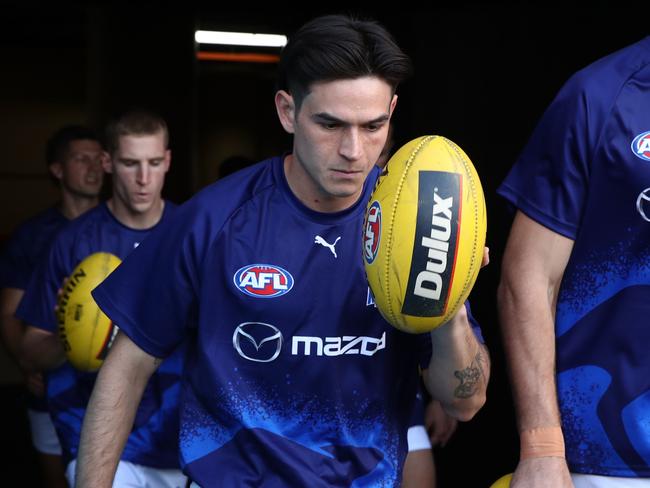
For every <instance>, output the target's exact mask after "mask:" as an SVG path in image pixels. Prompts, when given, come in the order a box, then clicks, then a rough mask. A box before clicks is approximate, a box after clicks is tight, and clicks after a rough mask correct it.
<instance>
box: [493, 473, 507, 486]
mask: <svg viewBox="0 0 650 488" xmlns="http://www.w3.org/2000/svg"><path fill="white" fill-rule="evenodd" d="M511 481H512V474H506V475H505V476H502V477H501V478H499V479H498V480H496V481H495V482H494V483H492V485H491V486H490V488H508V487H509V486H510V482H511Z"/></svg>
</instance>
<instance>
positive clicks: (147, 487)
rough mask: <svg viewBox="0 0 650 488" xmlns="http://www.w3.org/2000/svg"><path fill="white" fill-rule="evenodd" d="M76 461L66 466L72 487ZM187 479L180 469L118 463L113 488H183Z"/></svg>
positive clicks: (66, 472)
mask: <svg viewBox="0 0 650 488" xmlns="http://www.w3.org/2000/svg"><path fill="white" fill-rule="evenodd" d="M76 466H77V460H76V459H75V460H73V461H71V462H70V464H68V468H67V469H66V470H65V477H66V478H68V483H70V486H74V480H75V468H76ZM186 484H187V477H186V476H185V475H184V474H183V473H182V471H181V470H180V469H159V468H149V467H147V466H141V465H139V464H133V463H130V462H128V461H120V462H119V464H118V465H117V471H116V472H115V478H114V479H113V488H121V487H124V488H126V487H128V488H136V487H137V488H159V487H160V488H185V485H186Z"/></svg>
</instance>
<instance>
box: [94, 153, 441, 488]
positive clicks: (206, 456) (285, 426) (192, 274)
mask: <svg viewBox="0 0 650 488" xmlns="http://www.w3.org/2000/svg"><path fill="white" fill-rule="evenodd" d="M377 174H378V169H377V170H375V171H373V172H372V173H371V176H370V177H369V178H368V181H367V182H366V185H365V187H364V190H363V194H362V195H361V197H360V198H359V201H358V202H357V203H356V204H355V205H353V206H352V207H351V208H349V209H347V210H345V211H342V212H339V213H333V214H326V213H319V212H315V211H313V210H310V209H308V208H306V207H305V206H304V205H303V204H302V203H301V202H300V201H298V200H297V198H296V197H295V196H294V195H293V193H292V192H291V191H290V189H289V187H288V184H287V181H286V179H285V176H284V171H283V160H282V158H279V157H278V158H273V159H270V160H267V161H264V162H262V163H259V164H257V165H255V166H252V167H250V168H247V169H244V170H242V171H239V172H237V173H235V174H233V175H231V176H229V177H228V178H225V179H223V180H220V181H219V182H217V183H215V184H213V185H212V186H210V187H208V188H207V189H205V190H203V191H202V192H201V193H199V194H198V195H196V196H195V197H194V198H192V199H191V200H190V201H188V202H187V203H185V204H184V205H183V206H182V207H180V208H179V210H178V212H177V213H176V214H175V215H174V218H173V219H172V221H171V222H169V223H168V225H165V227H164V228H161V229H160V230H157V231H156V232H155V233H154V234H153V235H152V236H151V238H150V239H148V240H147V242H146V243H145V244H143V245H142V246H140V247H139V248H138V249H137V250H136V251H135V252H134V253H133V254H132V255H131V256H130V258H129V259H127V260H126V261H125V262H124V263H123V264H122V265H121V266H120V267H119V268H118V269H117V270H116V271H115V272H114V273H113V274H112V275H111V276H110V277H109V278H108V279H107V280H106V281H105V282H104V283H103V284H102V285H100V286H99V287H98V288H96V289H95V291H94V292H93V295H94V297H95V300H96V301H97V303H99V305H100V306H101V308H102V309H103V310H104V311H105V312H106V314H107V315H108V316H109V317H111V318H112V320H114V321H115V322H116V323H118V324H120V326H121V329H122V330H123V331H124V332H125V333H126V334H128V335H129V337H131V339H132V340H133V341H134V342H135V343H136V344H138V345H139V346H140V347H141V348H142V349H144V350H145V351H147V352H148V353H149V354H152V355H153V356H156V357H165V356H167V355H168V354H169V353H170V352H171V351H172V350H173V349H174V348H175V347H177V345H178V344H180V343H181V342H182V341H183V340H184V338H185V337H187V336H191V337H193V340H192V341H191V343H190V344H189V348H190V351H189V354H188V363H187V369H186V376H185V382H184V391H183V395H184V399H183V400H184V401H183V404H182V406H181V439H180V444H181V458H182V464H183V466H184V471H185V473H186V474H187V475H188V476H189V477H190V478H191V479H193V480H194V481H195V482H196V483H198V484H199V485H201V486H204V487H209V486H218V487H226V488H227V487H241V486H264V487H286V486H310V487H328V488H330V487H334V486H346V487H348V486H353V487H364V486H372V487H377V486H398V485H399V482H400V478H401V470H402V464H403V461H404V458H405V456H406V452H407V443H406V432H407V428H408V426H409V420H410V417H411V412H412V408H413V402H414V399H415V395H416V388H417V382H418V367H419V365H422V364H423V365H426V364H428V360H429V357H430V354H431V351H430V348H431V343H430V340H429V335H428V334H425V335H420V336H417V335H410V334H405V333H403V332H400V331H398V330H397V329H395V328H393V327H391V326H390V325H389V324H388V323H387V322H385V321H384V320H383V319H382V317H381V316H380V314H379V312H378V311H377V309H376V307H375V306H374V303H373V302H372V300H371V298H370V294H369V292H368V285H367V281H366V278H365V274H364V268H363V260H362V257H361V250H362V246H361V239H362V227H363V217H364V212H365V206H366V202H367V200H368V198H369V195H370V193H371V191H372V187H373V184H374V181H375V179H376V177H377Z"/></svg>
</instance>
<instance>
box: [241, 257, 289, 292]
mask: <svg viewBox="0 0 650 488" xmlns="http://www.w3.org/2000/svg"><path fill="white" fill-rule="evenodd" d="M233 281H234V283H235V286H236V287H237V288H238V289H239V291H241V292H242V293H245V294H246V295H250V296H252V297H256V298H275V297H279V296H281V295H285V294H287V293H289V291H290V290H291V288H293V276H291V273H289V272H288V271H287V270H285V269H282V268H281V267H280V266H274V265H272V264H249V265H248V266H244V267H243V268H240V269H239V270H237V272H236V273H235V276H233Z"/></svg>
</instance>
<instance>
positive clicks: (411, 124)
mask: <svg viewBox="0 0 650 488" xmlns="http://www.w3.org/2000/svg"><path fill="white" fill-rule="evenodd" d="M216 5H217V4H216V3H215V7H213V8H191V7H188V6H187V5H185V4H180V3H175V2H168V3H166V4H163V5H162V6H161V5H156V4H153V3H148V4H145V5H142V4H140V5H139V6H133V5H127V4H121V3H118V4H110V5H108V4H106V5H103V4H99V3H97V4H90V5H81V4H77V5H68V6H65V7H63V6H57V7H51V6H50V7H42V6H40V7H35V6H34V5H30V6H29V7H28V6H24V4H21V3H17V2H5V3H4V4H3V5H2V6H0V56H2V59H3V68H2V70H1V71H2V76H0V107H4V108H0V194H1V195H2V197H1V198H4V200H2V201H0V208H2V209H3V210H0V235H1V236H5V237H6V236H7V235H8V234H9V233H10V232H11V230H12V229H13V227H14V226H15V224H16V223H17V222H19V221H20V220H22V219H24V218H26V217H27V216H28V215H30V214H31V213H33V212H34V211H36V210H38V209H40V208H43V207H44V206H45V205H46V204H48V202H47V201H44V199H46V198H45V197H44V196H43V194H42V192H36V190H34V189H35V188H39V186H38V185H40V184H42V183H43V181H44V180H45V179H46V177H45V172H44V169H43V166H44V165H43V164H42V156H40V154H41V152H39V151H42V147H43V145H44V141H45V138H46V137H47V135H49V133H50V132H51V131H53V130H54V129H56V128H57V127H58V125H61V124H62V123H67V122H86V123H89V124H93V125H96V126H101V125H103V124H104V123H105V121H106V120H107V118H108V117H110V116H112V115H114V114H115V113H117V112H119V111H122V110H123V109H125V108H128V107H131V106H135V105H137V106H142V105H144V106H148V107H151V108H153V109H156V110H158V111H159V112H160V113H161V114H162V115H163V116H164V117H166V119H167V120H168V122H169V125H170V131H171V146H172V151H173V164H172V170H171V172H170V175H169V176H168V179H167V185H166V196H167V197H168V198H170V199H171V200H174V201H177V202H182V201H183V200H185V199H187V198H188V197H189V196H190V195H191V194H193V193H194V192H195V191H196V190H198V189H199V188H201V187H202V186H204V185H205V184H207V183H209V182H210V181H212V180H213V179H215V178H216V175H217V168H218V164H219V162H220V161H222V160H224V159H225V158H226V157H228V156H232V155H242V156H245V157H249V158H253V159H261V158H263V157H266V156H269V155H273V154H276V153H278V152H281V151H283V150H285V149H287V148H289V144H290V140H289V138H288V137H287V136H285V135H284V134H283V133H282V131H281V127H280V125H279V123H278V122H277V119H276V116H275V112H274V107H273V81H274V74H275V65H252V64H234V63H218V62H205V61H197V60H196V58H195V51H196V49H197V46H196V45H195V43H194V40H193V32H194V30H195V28H199V27H200V28H207V29H223V30H233V31H235V30H246V31H256V32H276V33H287V34H289V33H291V32H293V31H294V30H295V29H296V28H297V27H298V26H299V25H301V24H302V23H303V22H304V21H305V20H307V19H309V18H311V17H313V16H314V15H316V14H321V13H331V12H333V11H332V10H328V11H325V10H322V11H319V10H311V11H309V12H295V11H288V10H287V11H286V12H283V13H282V14H279V13H278V12H277V9H276V10H275V11H259V10H254V11H253V9H249V10H248V11H243V10H242V11H222V10H220V9H219V8H217V7H216ZM456 5H457V6H455V7H453V8H451V7H446V8H443V7H439V8H432V9H430V10H418V11H415V10H404V11H402V10H399V11H397V10H395V9H391V10H389V9H376V10H373V11H366V12H361V13H365V14H368V15H370V16H372V17H374V18H376V19H378V20H380V21H381V22H382V23H384V24H385V25H386V26H387V27H388V28H389V30H391V32H393V34H394V35H395V37H396V38H397V40H398V42H399V43H400V44H401V46H402V47H403V48H404V50H405V51H407V52H408V53H409V54H410V55H411V56H412V58H413V60H414V64H415V68H416V71H415V76H414V77H413V78H412V79H411V80H409V81H408V82H407V83H405V84H404V85H403V86H402V87H401V89H400V90H399V92H398V93H399V97H400V98H399V103H398V108H397V111H396V114H395V123H396V128H395V138H396V141H397V145H396V147H399V146H400V145H402V144H403V143H405V142H406V141H408V140H410V139H413V138H415V137H418V136H420V135H425V134H440V135H444V136H446V137H448V138H449V139H451V140H453V141H454V142H456V143H457V144H459V145H460V146H461V147H462V148H463V149H464V150H465V152H466V153H467V154H468V155H469V156H470V158H471V159H472V161H473V162H474V164H475V166H476V168H477V170H478V172H479V175H480V176H481V179H482V182H483V186H484V191H485V195H486V200H487V208H488V219H489V220H488V238H487V241H488V245H489V246H490V248H491V259H492V261H491V264H490V266H489V267H488V268H487V269H485V270H484V271H483V272H482V273H481V275H480V276H479V279H478V282H477V284H476V286H475V289H474V291H473V293H472V296H471V301H472V305H473V310H474V314H475V316H476V317H477V318H478V319H479V321H480V322H481V323H482V325H483V332H484V336H485V339H486V342H487V344H488V346H489V348H490V350H491V354H492V361H493V372H492V381H491V385H490V387H489V391H488V403H487V405H486V407H485V408H484V409H483V410H482V411H481V412H480V413H479V414H478V415H477V416H476V418H475V419H474V420H472V421H471V422H469V423H466V424H463V425H461V426H460V428H459V430H458V432H457V433H456V435H455V436H454V437H453V439H452V440H451V441H450V443H449V444H448V446H447V447H445V448H444V449H436V453H435V455H436V462H437V467H438V476H439V486H440V487H443V488H445V487H487V486H489V485H490V484H491V483H492V482H493V481H494V480H496V479H497V478H498V477H500V476H501V475H503V474H505V473H506V472H510V471H512V470H513V468H514V467H515V464H516V459H517V453H518V444H517V436H516V429H515V425H514V414H513V409H512V400H511V397H510V390H509V387H508V383H507V375H506V370H505V367H504V360H503V352H502V349H501V345H500V337H499V329H498V321H497V316H496V305H495V292H496V287H497V284H498V279H499V269H500V262H501V255H502V251H503V247H504V243H505V240H506V238H507V233H508V229H509V225H510V219H511V215H510V214H509V212H508V210H507V209H506V207H505V205H504V204H503V202H502V201H500V199H499V198H498V197H497V196H496V193H495V190H496V188H497V186H498V184H499V183H500V182H501V180H502V179H503V178H504V176H505V174H506V173H507V171H508V169H509V167H510V166H511V165H512V164H513V162H514V161H515V160H516V158H517V155H518V153H519V152H520V151H521V150H522V148H523V145H524V144H525V142H526V140H527V138H528V136H529V135H530V133H531V131H532V130H533V128H534V126H535V124H536V123H537V120H538V119H539V117H540V116H541V114H542V112H543V110H544V109H545V107H546V106H547V105H548V104H549V103H550V101H551V100H552V98H553V97H554V95H555V93H556V92H557V90H558V89H559V88H560V87H561V85H562V84H563V83H564V81H565V80H566V79H567V78H568V77H569V76H570V75H571V74H572V73H573V72H574V71H575V70H577V69H579V68H582V67H584V66H585V65H587V64H589V63H590V62H592V61H594V60H596V59H597V58H599V57H601V56H604V55H606V54H609V53H611V52H613V51H615V50H617V49H619V48H622V47H624V46H625V45H627V44H630V43H632V42H634V41H636V40H638V39H641V38H642V37H644V36H645V35H647V33H648V29H647V27H646V25H645V24H644V22H643V18H642V13H641V12H639V11H638V10H637V9H634V10H632V9H624V8H621V7H614V6H613V4H611V3H609V2H591V3H590V5H589V6H588V7H557V8H551V7H539V6H533V5H529V4H528V3H526V2H518V3H514V4H505V3H499V2H488V3H481V4H478V3H471V2H459V3H457V4H456ZM72 118H75V119H76V120H71V119H72ZM34 148H36V149H34ZM0 376H3V375H0ZM9 376H11V375H9ZM0 390H1V391H2V397H1V398H0V404H1V407H0V408H2V415H1V416H0V418H2V419H3V420H2V431H3V435H2V437H3V439H4V443H5V447H10V448H11V452H10V453H9V454H7V455H5V456H4V457H3V458H2V464H3V465H4V469H3V470H2V471H3V479H5V480H7V479H8V480H11V479H12V477H15V479H16V480H20V481H21V484H22V486H38V483H39V482H38V475H37V473H36V472H35V469H34V467H33V466H34V465H33V458H32V453H31V451H30V448H29V446H30V444H29V439H28V438H27V437H26V436H27V433H26V423H25V420H24V414H23V412H22V407H23V397H22V388H21V387H20V386H19V385H18V384H17V383H16V382H15V381H12V380H11V378H10V379H8V380H7V381H6V382H5V386H3V387H2V388H0ZM486 460H487V463H488V465H487V467H485V464H486ZM479 464H480V465H481V466H483V467H481V468H479V467H478V465H479ZM10 485H11V483H9V485H7V486H10Z"/></svg>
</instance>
